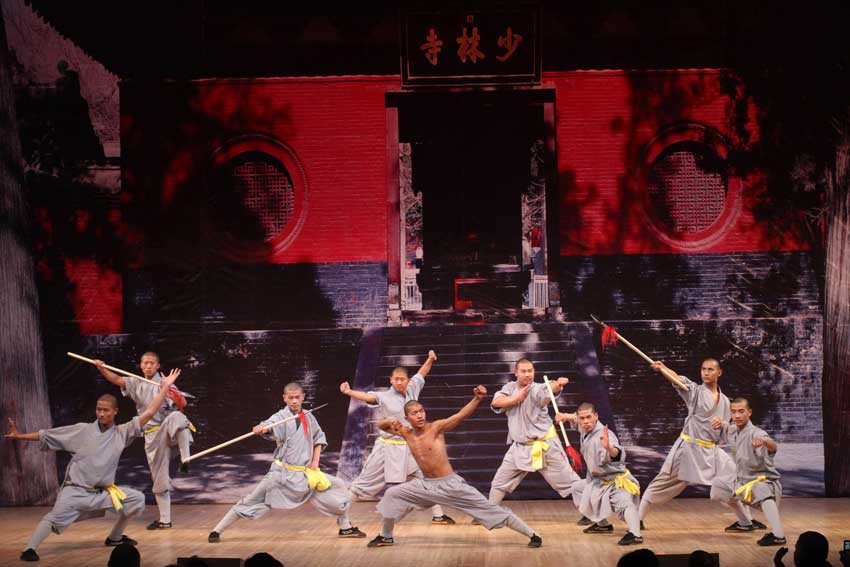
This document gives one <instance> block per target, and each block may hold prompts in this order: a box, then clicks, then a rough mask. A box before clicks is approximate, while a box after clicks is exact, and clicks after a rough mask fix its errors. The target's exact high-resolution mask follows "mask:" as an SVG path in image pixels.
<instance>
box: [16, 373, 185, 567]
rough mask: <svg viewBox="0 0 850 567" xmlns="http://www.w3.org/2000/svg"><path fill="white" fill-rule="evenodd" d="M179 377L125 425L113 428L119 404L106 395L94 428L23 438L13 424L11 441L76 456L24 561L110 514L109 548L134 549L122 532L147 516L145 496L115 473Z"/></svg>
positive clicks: (72, 427)
mask: <svg viewBox="0 0 850 567" xmlns="http://www.w3.org/2000/svg"><path fill="white" fill-rule="evenodd" d="M179 375H180V371H179V370H172V371H171V372H170V373H169V374H168V376H166V377H164V378H162V381H161V382H160V386H159V392H157V394H156V395H155V396H154V397H153V399H152V400H151V401H150V403H148V406H147V407H146V408H145V409H144V411H142V412H141V413H140V414H139V415H137V416H136V417H134V418H133V419H132V420H130V421H128V422H126V423H122V424H121V425H115V416H116V415H118V400H116V399H115V396H113V395H112V394H104V395H102V396H100V397H99V398H98V399H97V406H96V408H95V415H96V416H97V420H96V421H94V422H91V423H77V424H74V425H66V426H64V427H54V428H52V429H42V430H40V431H38V432H33V433H20V432H18V429H17V427H16V426H15V422H14V421H12V419H11V418H10V419H9V432H8V433H7V434H6V438H7V439H18V440H22V441H38V442H39V444H40V446H41V448H42V449H44V450H48V449H50V450H54V451H68V452H69V453H72V454H73V457H72V458H71V462H70V463H68V469H67V470H66V471H65V480H64V481H63V482H62V487H61V489H60V491H59V496H58V497H57V498H56V503H55V504H54V505H53V509H52V510H51V511H50V512H48V513H47V515H46V516H44V518H42V520H41V521H40V522H39V523H38V526H36V528H35V531H34V532H33V534H32V536H31V537H30V539H29V541H28V542H27V545H26V548H25V549H24V551H23V553H21V560H22V561H38V559H39V557H38V553H36V549H37V548H38V546H39V545H40V544H41V542H43V541H44V540H45V538H47V536H48V535H49V534H50V532H51V531H52V532H54V533H56V534H61V533H62V532H63V531H64V530H65V528H67V527H68V526H70V525H71V524H72V523H73V522H75V521H77V520H84V519H88V518H92V517H98V516H102V515H103V514H104V513H105V511H106V510H109V509H114V510H115V511H116V512H117V513H118V519H117V520H116V521H115V524H114V525H113V526H112V531H111V532H110V533H109V535H108V536H107V537H106V542H105V545H109V546H116V545H119V544H122V543H129V544H131V545H136V541H135V540H133V539H130V538H129V537H127V536H126V535H124V528H125V527H126V525H127V521H128V520H129V519H130V517H131V516H136V515H138V514H141V513H142V511H144V509H145V497H144V495H143V494H142V493H141V492H139V491H138V490H133V489H132V488H128V487H123V486H120V487H119V486H115V470H116V469H117V468H118V459H120V457H121V453H123V452H124V448H125V447H128V446H129V445H130V444H131V443H132V442H133V440H134V439H136V438H137V437H141V436H142V435H143V433H142V429H143V428H144V427H145V426H146V425H147V424H148V423H150V421H151V420H152V419H153V417H154V415H156V413H157V411H159V408H160V406H161V405H162V403H163V401H164V400H165V397H166V396H167V395H168V389H169V387H170V386H171V385H172V384H173V383H174V381H175V380H176V379H177V377H178V376H179Z"/></svg>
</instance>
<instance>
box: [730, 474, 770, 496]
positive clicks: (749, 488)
mask: <svg viewBox="0 0 850 567" xmlns="http://www.w3.org/2000/svg"><path fill="white" fill-rule="evenodd" d="M765 480H767V477H766V476H764V475H762V476H760V477H758V478H757V479H755V480H751V481H750V482H748V483H746V484H744V485H743V486H739V487H738V488H737V489H736V490H735V496H740V495H741V493H742V492H743V493H744V502H752V501H753V486H755V485H756V484H757V483H759V482H764V481H765Z"/></svg>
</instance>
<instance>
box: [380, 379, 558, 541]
mask: <svg viewBox="0 0 850 567" xmlns="http://www.w3.org/2000/svg"><path fill="white" fill-rule="evenodd" d="M474 393H475V397H473V398H472V400H471V401H470V402H469V403H468V404H466V405H465V406H464V407H463V408H462V409H461V410H460V411H459V412H457V413H456V414H454V415H452V416H450V417H448V418H446V419H440V420H437V421H434V422H429V421H427V420H426V416H425V407H424V406H423V405H422V404H421V403H419V402H417V401H412V400H411V401H409V402H407V403H406V404H405V405H404V417H405V419H406V420H407V422H408V423H409V424H410V426H407V425H405V424H403V423H402V422H401V421H400V420H398V419H386V420H382V421H380V422H378V427H380V428H381V429H382V430H384V431H389V432H390V433H392V434H393V435H398V436H400V437H402V438H404V440H405V441H407V445H408V447H410V452H411V454H412V455H413V458H414V459H416V463H417V464H418V465H419V468H420V469H421V470H422V474H423V475H424V477H423V478H414V479H413V480H410V481H408V482H405V483H402V484H396V485H395V486H392V487H390V488H389V489H388V490H387V492H386V493H385V494H384V497H383V498H382V499H381V501H380V503H379V504H378V511H379V512H380V513H381V516H383V525H382V526H381V533H380V534H378V536H377V537H375V539H373V540H372V541H370V542H369V547H383V546H388V545H393V544H394V543H395V541H394V540H393V528H394V526H395V523H396V522H398V521H401V519H402V518H404V517H405V516H406V515H407V514H409V513H410V512H412V511H413V510H415V509H422V508H426V507H428V506H433V505H434V504H443V505H446V506H452V507H454V508H457V509H458V510H461V511H463V512H466V513H467V514H469V515H470V516H472V517H473V518H475V519H476V520H478V522H479V523H480V524H482V525H483V526H484V527H486V528H487V529H488V530H492V529H495V528H501V527H504V526H507V527H509V528H511V529H512V530H514V531H517V532H519V533H521V534H523V535H525V536H527V537H529V538H530V540H529V542H528V546H529V547H540V546H541V545H543V540H542V539H541V538H540V536H539V535H538V534H537V533H535V531H534V530H532V529H531V528H530V527H528V526H527V525H526V523H525V522H523V521H522V520H521V519H520V518H519V517H518V516H517V515H516V514H514V513H513V512H512V511H511V510H509V509H507V508H503V507H502V506H499V505H497V504H493V503H492V502H490V501H489V500H487V499H486V498H484V495H483V494H481V493H480V492H478V491H477V490H475V489H474V488H473V487H471V486H470V485H469V484H467V483H466V481H465V480H464V479H463V478H462V477H461V476H460V475H457V474H455V472H454V470H453V469H452V466H451V464H450V463H449V457H448V454H447V453H446V439H445V432H446V431H451V430H452V429H454V428H455V427H457V426H458V425H460V424H461V422H463V420H465V419H466V418H468V417H469V416H470V415H472V413H473V412H474V411H475V409H476V408H477V407H478V404H479V403H481V400H482V399H484V396H486V395H487V390H486V389H485V388H484V386H476V387H475V389H474Z"/></svg>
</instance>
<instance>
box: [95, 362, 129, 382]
mask: <svg viewBox="0 0 850 567" xmlns="http://www.w3.org/2000/svg"><path fill="white" fill-rule="evenodd" d="M94 366H95V368H97V371H98V372H100V373H101V374H102V375H103V377H104V378H106V379H107V380H109V381H110V382H112V383H113V384H115V385H116V386H118V387H119V388H123V387H124V385H125V382H124V377H123V376H121V375H120V374H116V373H115V372H113V371H111V370H109V369H108V368H106V367H105V366H104V364H103V361H102V360H100V359H96V360H95V361H94Z"/></svg>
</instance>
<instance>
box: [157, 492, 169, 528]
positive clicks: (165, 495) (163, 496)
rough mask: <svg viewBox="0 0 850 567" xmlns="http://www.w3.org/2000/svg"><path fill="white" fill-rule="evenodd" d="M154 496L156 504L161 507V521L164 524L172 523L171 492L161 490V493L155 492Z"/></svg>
mask: <svg viewBox="0 0 850 567" xmlns="http://www.w3.org/2000/svg"><path fill="white" fill-rule="evenodd" d="M153 496H154V498H156V505H157V507H158V508H159V521H160V522H162V523H163V524H170V523H171V493H170V492H160V493H159V494H154V495H153Z"/></svg>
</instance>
